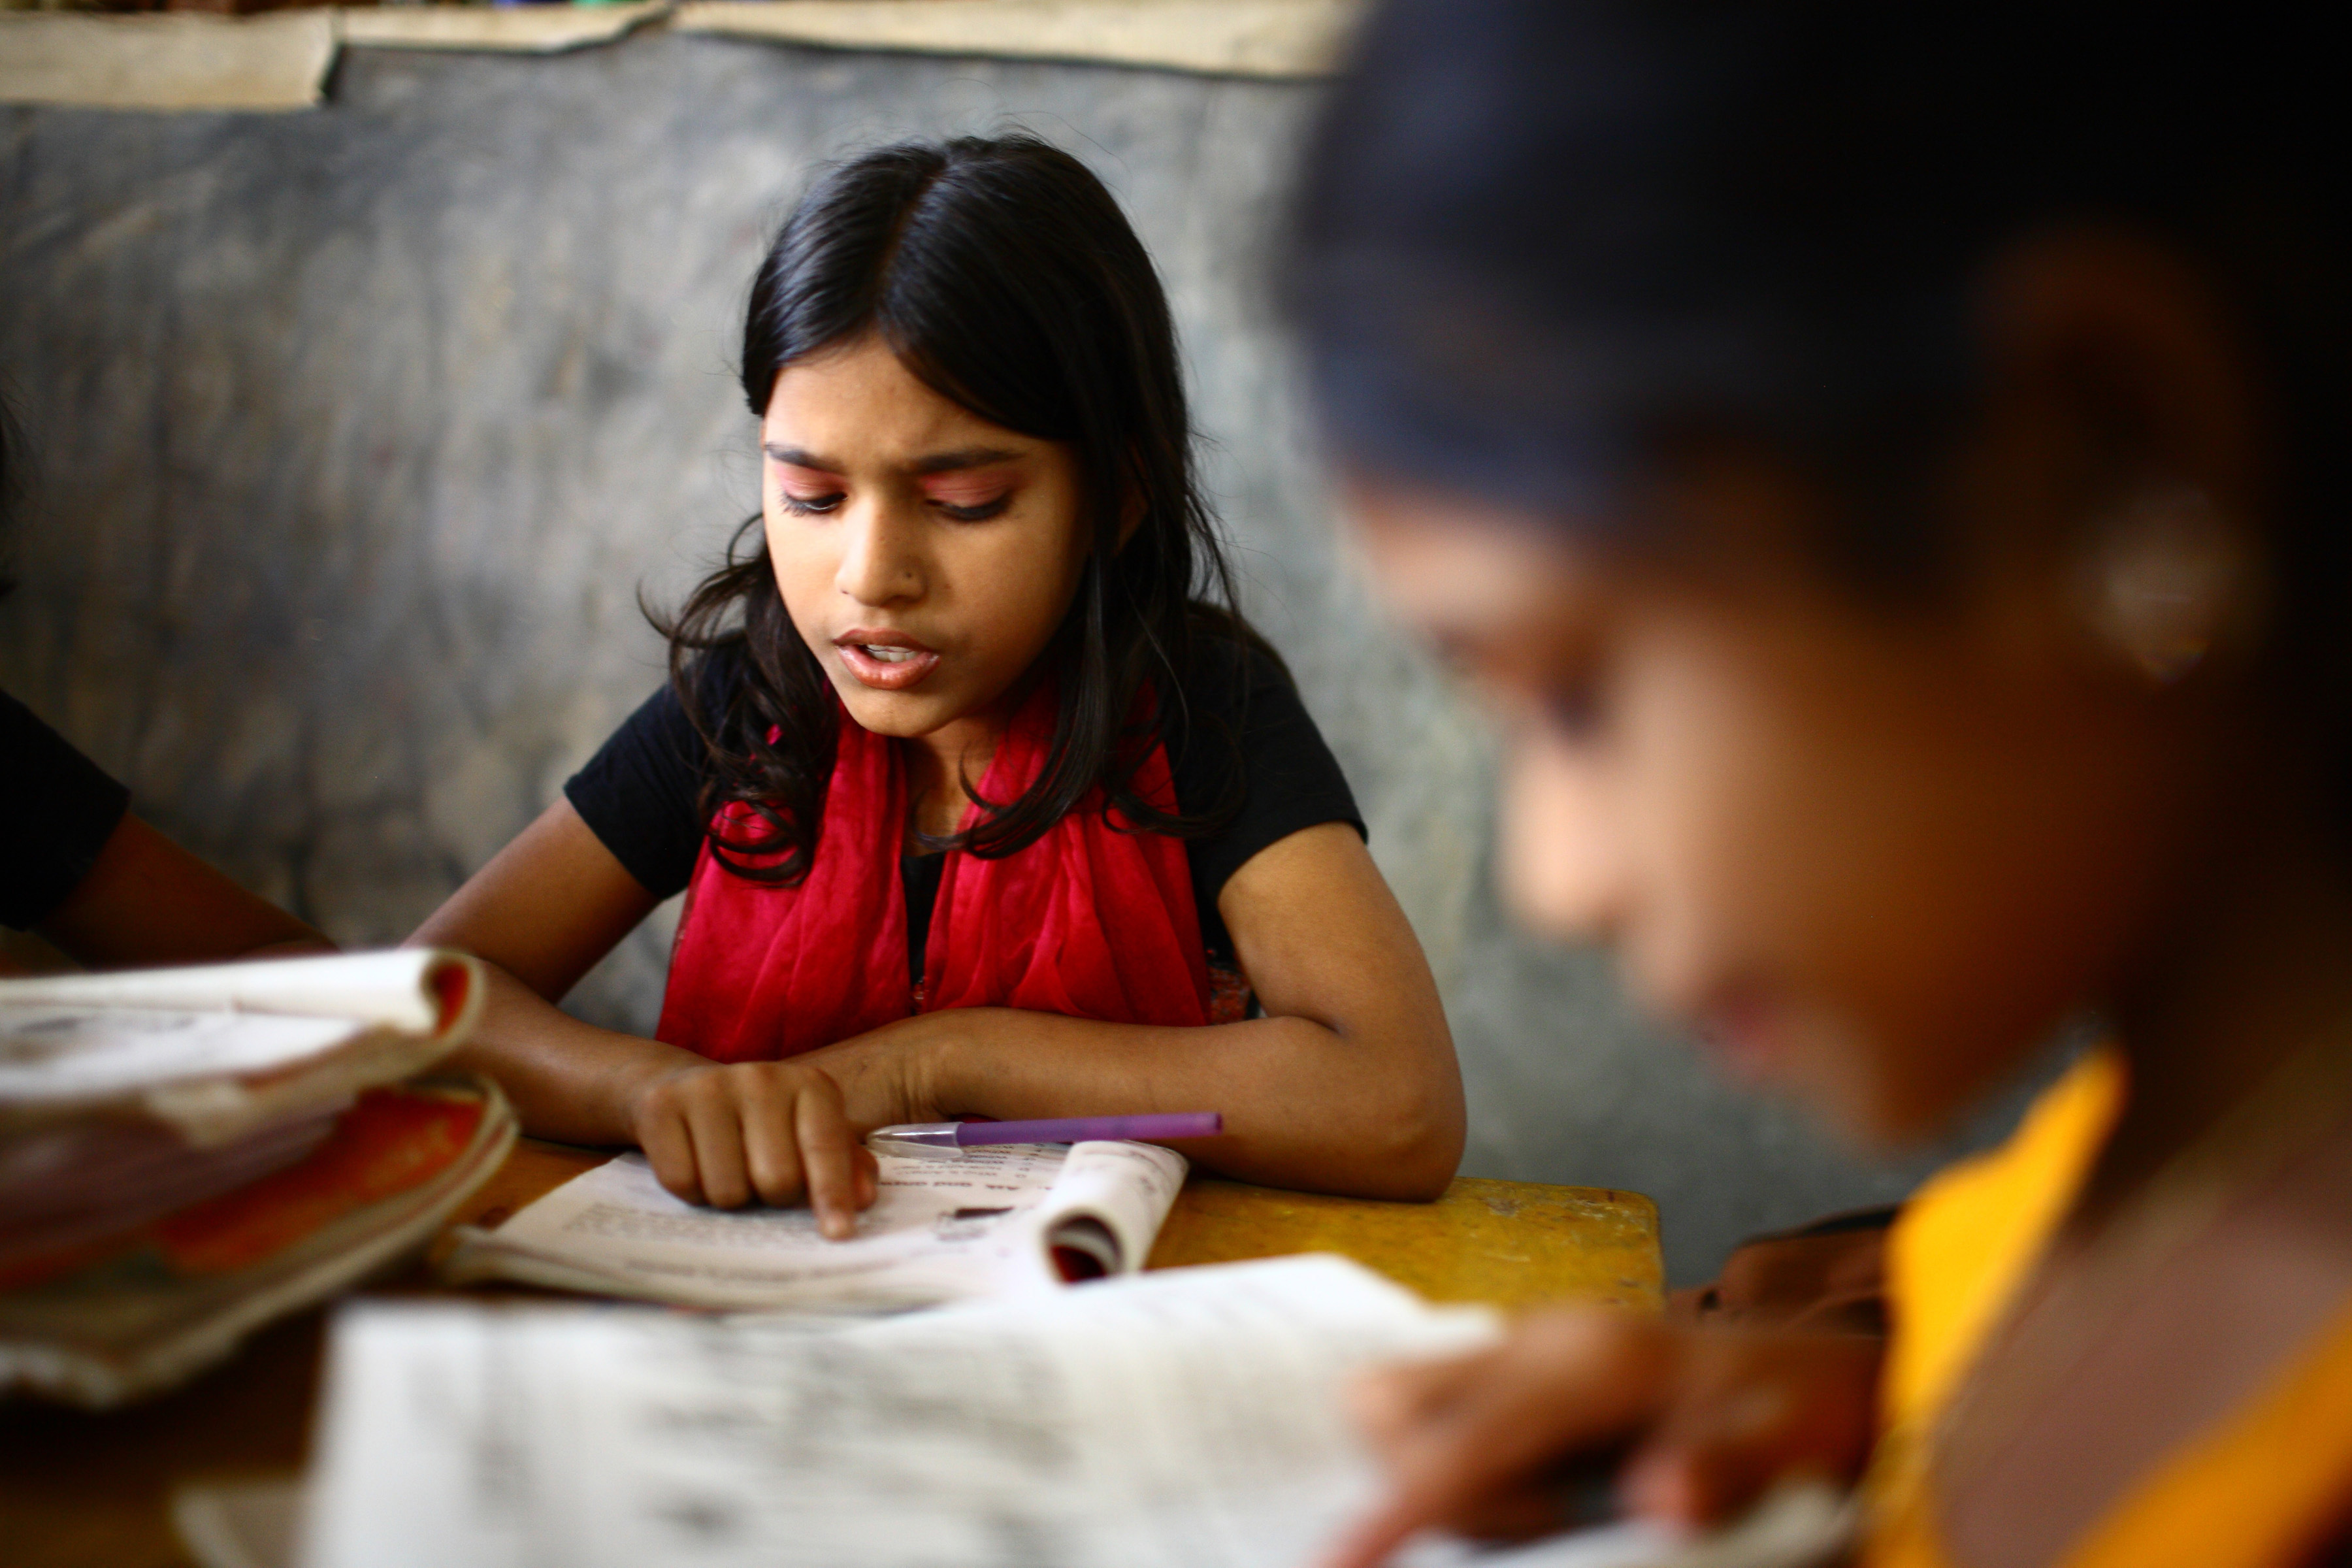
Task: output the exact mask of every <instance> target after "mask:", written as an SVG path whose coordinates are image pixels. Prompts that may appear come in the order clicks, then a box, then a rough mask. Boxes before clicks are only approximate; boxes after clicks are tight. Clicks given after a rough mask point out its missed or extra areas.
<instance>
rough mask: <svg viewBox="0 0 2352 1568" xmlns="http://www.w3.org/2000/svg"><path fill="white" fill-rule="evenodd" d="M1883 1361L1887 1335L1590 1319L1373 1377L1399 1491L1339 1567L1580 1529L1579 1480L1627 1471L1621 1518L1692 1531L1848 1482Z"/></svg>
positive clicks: (1366, 1405) (1337, 1559)
mask: <svg viewBox="0 0 2352 1568" xmlns="http://www.w3.org/2000/svg"><path fill="white" fill-rule="evenodd" d="M1882 1352H1883V1342H1882V1341H1880V1340H1879V1339H1877V1338H1875V1337H1874V1336H1866V1335H1830V1334H1799V1333H1790V1332H1762V1333H1751V1332H1743V1331H1728V1330H1719V1331H1694V1330H1688V1329H1675V1328H1668V1327H1666V1326H1665V1325H1664V1324H1661V1323H1658V1322H1655V1321H1650V1320H1645V1319H1639V1318H1634V1317H1631V1316H1628V1315H1626V1314H1624V1313H1622V1312H1613V1311H1605V1310H1595V1309H1583V1310H1554V1311H1549V1312H1541V1313H1536V1314H1531V1315H1530V1316H1528V1317H1527V1318H1525V1319H1523V1320H1521V1321H1519V1322H1518V1323H1517V1325H1515V1326H1514V1328H1513V1329H1512V1331H1511V1332H1510V1333H1509V1334H1508V1336H1507V1337H1506V1338H1505V1339H1504V1340H1503V1341H1502V1342H1501V1343H1499V1344H1496V1345H1494V1346H1492V1347H1489V1348H1488V1349H1486V1350H1482V1351H1478V1352H1473V1353H1472V1354H1469V1355H1466V1356H1462V1357H1458V1358H1455V1359H1453V1360H1448V1361H1442V1362H1431V1363H1420V1364H1416V1365H1410V1366H1402V1367H1395V1368H1391V1369H1388V1370H1385V1371H1382V1372H1380V1373H1374V1374H1372V1375H1370V1376H1369V1377H1367V1378H1366V1379H1364V1380H1363V1381H1362V1382H1360V1384H1358V1385H1357V1388H1356V1390H1355V1399H1354V1404H1355V1406H1356V1414H1357V1416H1358V1418H1359V1419H1360V1421H1361V1422H1362V1424H1363V1426H1364V1427H1365V1428H1366V1431H1367V1434H1368V1435H1369V1436H1370V1439H1371V1442H1372V1445H1373V1447H1374V1448H1375V1450H1376V1451H1377V1452H1378V1454H1379V1455H1380V1458H1381V1462H1382V1464H1383V1465H1384V1466H1385V1467H1386V1468H1387V1470H1388V1472H1389V1480H1390V1487H1389V1495H1388V1498H1387V1500H1385V1501H1384V1502H1382V1503H1381V1505H1380V1506H1379V1507H1378V1508H1376V1509H1375V1510H1373V1511H1372V1512H1371V1513H1370V1515H1369V1516H1367V1517H1366V1518H1365V1519H1363V1520H1361V1521H1359V1522H1358V1523H1357V1524H1356V1525H1355V1526H1354V1527H1353V1528H1352V1529H1351V1530H1349V1532H1348V1533H1347V1535H1346V1536H1345V1537H1344V1538H1343V1540H1342V1542H1341V1543H1340V1544H1339V1547H1338V1548H1337V1549H1336V1550H1335V1551H1334V1552H1332V1553H1331V1554H1330V1556H1329V1557H1328V1559H1327V1560H1326V1568H1372V1565H1374V1564H1376V1563H1381V1562H1383V1561H1385V1560H1386V1559H1387V1557H1388V1555H1389V1554H1390V1553H1391V1552H1393V1551H1395V1550H1396V1549H1397V1548H1398V1547H1399V1546H1401V1545H1402V1544H1403V1542H1405V1541H1406V1540H1407V1539H1408V1538H1410V1537H1411V1536H1412V1535H1414V1534H1415V1533H1417V1532H1419V1531H1423V1530H1426V1529H1444V1530H1450V1531H1454V1532H1456V1533H1458V1534H1462V1535H1466V1536H1472V1537H1479V1538H1488V1539H1493V1538H1504V1539H1509V1538H1524V1537H1528V1536H1533V1535H1538V1534H1541V1533H1543V1532H1545V1531H1552V1530H1558V1529H1560V1528H1562V1527H1564V1526H1565V1525H1568V1524H1570V1523H1572V1522H1577V1521H1574V1520H1573V1519H1572V1518H1571V1517H1570V1514H1569V1510H1568V1507H1567V1504H1566V1500H1567V1499H1568V1498H1569V1497H1570V1496H1571V1495H1572V1491H1573V1486H1572V1483H1573V1480H1574V1477H1575V1474H1576V1472H1577V1471H1578V1470H1579V1469H1580V1468H1583V1469H1586V1470H1588V1471H1591V1470H1599V1469H1604V1468H1613V1469H1614V1470H1615V1474H1616V1486H1617V1496H1618V1499H1619V1500H1620V1502H1621V1503H1622V1506H1623V1507H1624V1508H1626V1509H1627V1510H1630V1511H1632V1512H1635V1513H1639V1514H1643V1515H1645V1516H1648V1517H1650V1518H1654V1519H1657V1520H1661V1521H1666V1522H1670V1523H1675V1524H1681V1525H1686V1526H1697V1525H1710V1524H1717V1523H1720V1522H1722V1521H1726V1520H1728V1519H1730V1518H1732V1517H1734V1516H1736V1515H1737V1514H1738V1513H1739V1512H1740V1511H1741V1510H1744V1509H1746V1508H1747V1507H1748V1506H1749V1505H1750V1504H1752V1503H1753V1502H1755V1501H1756V1500H1758V1499H1759V1497H1760V1496H1761V1495H1762V1494H1763V1493H1764V1491H1765V1490H1766V1489H1769V1487H1770V1486H1771V1485H1772V1484H1773V1483H1774V1482H1775V1481H1778V1480H1780V1479H1782V1478H1784V1477H1788V1476H1791V1475H1795V1474H1808V1475H1814V1476H1826V1477H1829V1478H1832V1479H1838V1480H1847V1479H1852V1478H1853V1476H1855V1475H1857V1474H1858V1473H1859V1472H1860V1470H1861V1468H1862V1464H1863V1461H1864V1458H1865V1457H1866V1456H1867V1454H1868V1451H1869V1447H1870V1440H1871V1433H1872V1420H1873V1415H1874V1398H1875V1393H1876V1387H1877V1379H1878V1364H1879V1360H1880V1356H1881V1354H1882ZM1621 1459H1622V1463H1621V1462H1619V1461H1620V1460H1621Z"/></svg>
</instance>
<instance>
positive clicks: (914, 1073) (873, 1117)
mask: <svg viewBox="0 0 2352 1568" xmlns="http://www.w3.org/2000/svg"><path fill="white" fill-rule="evenodd" d="M1022 1016H1023V1015H1021V1014H1017V1013H1007V1012H1006V1011H1005V1010H1004V1009H1003V1008H997V1007H960V1008H956V1009H954V1010H952V1011H950V1012H945V1013H919V1014H917V1015H916V1016H914V1017H911V1018H901V1019H899V1020H898V1021H897V1022H895V1023H889V1024H885V1025H883V1026H881V1027H880V1028H878V1029H868V1030H867V1031H866V1033H864V1034H862V1035H854V1036H852V1037H849V1038H848V1039H845V1040H841V1041H838V1042H836V1043H835V1044H833V1045H830V1046H825V1047H821V1048H820V1049H817V1050H814V1051H808V1052H804V1053H803V1054H802V1055H801V1056H798V1057H795V1058H793V1059H794V1060H795V1061H801V1062H806V1063H807V1064H808V1065H809V1066H811V1067H813V1068H816V1069H817V1070H819V1071H821V1072H823V1073H824V1075H825V1077H827V1078H829V1079H832V1080H833V1081H834V1082H835V1084H837V1085H839V1086H840V1089H841V1103H842V1109H843V1110H844V1112H845V1114H846V1115H847V1116H848V1118H849V1124H850V1125H851V1126H853V1127H856V1128H858V1129H860V1130H861V1131H869V1132H870V1131H873V1130H874V1129H875V1128H877V1127H896V1126H898V1125H900V1124H901V1123H903V1122H908V1121H947V1120H949V1118H950V1115H951V1114H954V1113H950V1112H948V1111H945V1110H941V1109H940V1095H939V1089H938V1083H939V1079H940V1073H941V1062H942V1058H943V1056H944V1054H945V1053H946V1052H947V1051H949V1050H950V1049H952V1048H954V1047H956V1046H958V1045H959V1044H961V1043H964V1042H967V1041H969V1040H970V1039H971V1038H972V1037H974V1036H975V1035H985V1034H991V1033H992V1032H994V1031H995V1030H996V1028H997V1027H998V1026H1000V1025H1001V1024H1002V1023H1003V1020H1005V1019H1006V1018H1013V1019H1018V1018H1020V1017H1022Z"/></svg>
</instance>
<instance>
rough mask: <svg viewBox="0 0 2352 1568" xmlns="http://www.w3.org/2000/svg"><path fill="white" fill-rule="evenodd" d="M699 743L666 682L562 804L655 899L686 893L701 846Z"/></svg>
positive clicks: (566, 788) (575, 781)
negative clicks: (574, 813) (577, 816)
mask: <svg viewBox="0 0 2352 1568" xmlns="http://www.w3.org/2000/svg"><path fill="white" fill-rule="evenodd" d="M702 779H703V749H702V738H701V737H700V736H698V735H697V734H696V733H695V732H694V724H693V721H690V720H689V719H688V718H687V716H686V705H685V704H684V703H682V702H680V701H679V700H678V697H677V692H676V691H675V690H673V689H671V688H670V687H669V686H668V685H667V684H664V685H663V687H662V689H660V690H658V691H656V692H655V693H654V694H653V695H652V696H651V697H648V698H646V700H645V701H644V702H643V703H641V704H639V706H638V708H637V710H636V711H635V712H634V713H632V714H630V715H629V716H628V718H627V719H626V720H625V721H623V723H622V725H621V727H620V728H619V729H618V730H615V731H613V738H612V739H611V740H609V741H606V742H604V746H603V747H602V748H601V749H600V750H598V752H596V754H595V755H594V756H593V757H591V758H589V759H588V765H587V766H585V767H583V768H582V769H581V770H580V771H579V772H578V773H573V774H572V777H571V778H570V779H569V780H567V781H565V783H564V785H563V798H564V799H566V800H568V801H570V802H571V803H572V810H574V811H576V812H578V813H579V814H580V820H581V821H583V822H585V823H586V824H587V825H588V827H589V831H591V832H593V834H595V835H596V837H598V838H599V839H600V840H602V841H603V843H604V847H605V848H607V849H610V850H611V851H612V852H613V858H614V859H616V860H618V861H619V862H620V863H621V864H622V865H623V866H624V867H625V868H627V869H628V873H629V875H630V876H632V877H635V879H637V880H638V881H639V882H640V883H642V884H644V887H645V889H646V891H647V892H648V893H651V894H652V895H653V896H654V897H656V898H657V899H667V898H668V897H669V896H670V895H671V894H673V893H680V892H684V891H685V890H686V884H687V883H688V880H690V879H692V878H693V876H694V858H695V856H696V855H697V854H698V853H699V852H700V850H701V848H702V829H703V821H702V814H701V811H700V810H699V808H698V804H697V803H698V801H699V799H700V797H701V794H702Z"/></svg>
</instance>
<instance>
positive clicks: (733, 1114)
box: [628, 1061, 878, 1241]
mask: <svg viewBox="0 0 2352 1568" xmlns="http://www.w3.org/2000/svg"><path fill="white" fill-rule="evenodd" d="M628 1116H629V1125H630V1131H631V1134H632V1136H633V1137H634V1138H635V1141H636V1142H637V1145H638V1147H640V1148H642V1149H643V1150H645V1152H646V1160H647V1161H649V1162H650V1163H652V1165H653V1168H654V1174H655V1175H656V1176H657V1177H659V1178H660V1179H661V1184H662V1185H663V1186H665V1187H667V1188H668V1189H669V1190H670V1191H671V1192H672V1193H674V1194H677V1196H679V1197H681V1198H684V1199H685V1200H686V1201H687V1202H688V1203H703V1204H709V1205H713V1206H714V1207H718V1208H735V1207H738V1206H740V1205H743V1204H746V1203H749V1202H751V1200H752V1199H753V1198H754V1197H756V1198H758V1199H760V1200H761V1202H763V1203H768V1204H772V1205H778V1206H780V1207H781V1206H782V1205H786V1204H793V1203H798V1202H800V1201H801V1200H802V1199H803V1197H805V1198H806V1199H807V1201H808V1205H809V1206H810V1207H811V1208H812V1209H814V1210H815V1211H816V1219H817V1226H818V1227H819V1228H820V1229H822V1230H823V1231H824V1234H825V1235H826V1236H828V1237H832V1238H833V1239H835V1240H836V1241H838V1240H841V1239H843V1238H844V1237H847V1236H848V1235H849V1234H850V1233H851V1232H852V1231H853V1230H854V1229H855V1228H856V1223H857V1211H858V1210H860V1209H862V1208H865V1207H866V1205H869V1204H871V1203H873V1201H874V1196H875V1193H876V1191H877V1185H878V1178H877V1167H876V1165H875V1161H874V1156H873V1155H872V1154H870V1153H868V1152H866V1146H865V1144H864V1143H863V1142H860V1141H859V1139H858V1138H857V1136H856V1133H855V1132H853V1131H851V1129H850V1125H849V1119H848V1118H847V1116H846V1115H845V1114H844V1112H843V1110H842V1100H841V1090H840V1089H839V1088H838V1087H837V1086H836V1085H835V1083H834V1081H833V1079H831V1078H829V1077H827V1076H826V1075H825V1073H824V1071H823V1070H822V1069H821V1068H814V1067H811V1066H809V1065H807V1064H806V1063H804V1062H795V1061H781V1062H737V1063H733V1064H731V1065H720V1064H718V1063H713V1062H701V1061H697V1062H695V1063H693V1064H691V1065H688V1066H684V1067H678V1068H672V1069H671V1070H669V1071H667V1072H663V1073H660V1074H658V1075H657V1076H655V1077H652V1078H651V1079H648V1080H647V1081H646V1083H645V1084H644V1085H643V1086H642V1087H640V1088H639V1089H637V1090H636V1091H635V1093H634V1094H633V1095H632V1096H631V1097H630V1100H629V1107H628Z"/></svg>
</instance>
